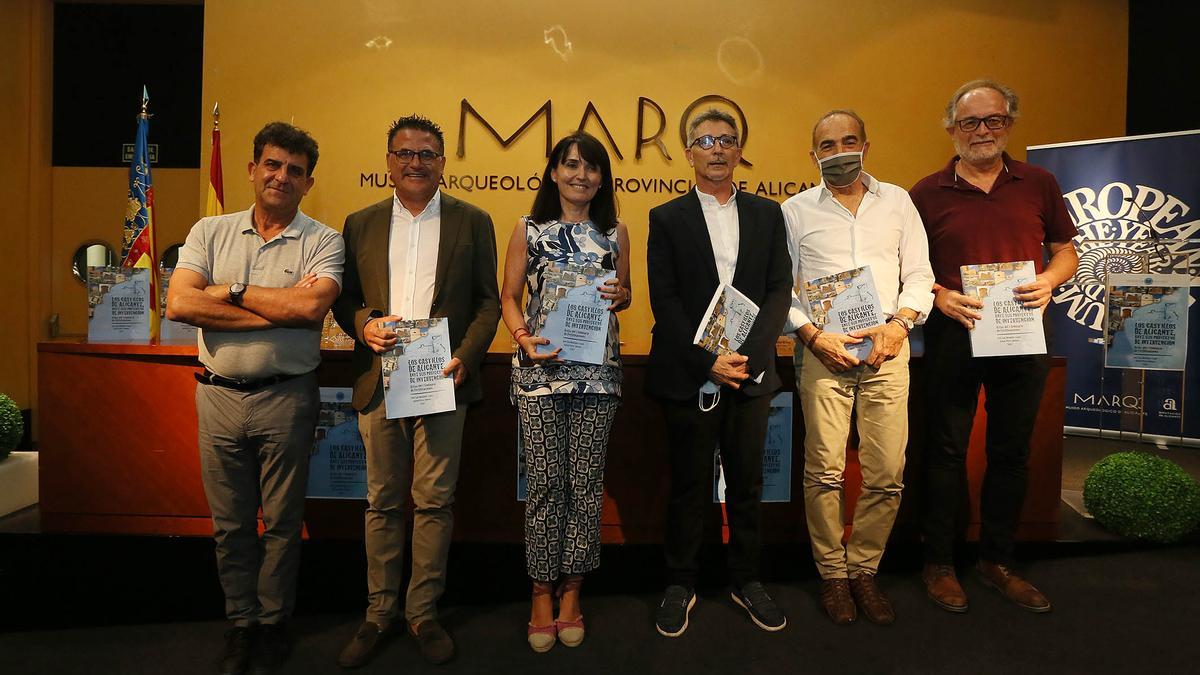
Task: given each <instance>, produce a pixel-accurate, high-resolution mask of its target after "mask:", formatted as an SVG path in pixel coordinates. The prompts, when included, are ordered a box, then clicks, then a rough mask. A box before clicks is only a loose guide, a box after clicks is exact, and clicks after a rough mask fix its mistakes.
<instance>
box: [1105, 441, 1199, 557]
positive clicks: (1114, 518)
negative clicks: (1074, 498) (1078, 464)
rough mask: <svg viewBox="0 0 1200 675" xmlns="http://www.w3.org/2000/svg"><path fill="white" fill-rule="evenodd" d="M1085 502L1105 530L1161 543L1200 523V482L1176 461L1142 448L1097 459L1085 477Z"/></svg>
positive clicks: (1185, 532)
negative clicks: (1151, 453)
mask: <svg viewBox="0 0 1200 675" xmlns="http://www.w3.org/2000/svg"><path fill="white" fill-rule="evenodd" d="M1083 504H1084V506H1086V507H1087V510H1088V511H1090V512H1091V514H1092V515H1093V516H1095V518H1096V522H1098V523H1100V524H1101V525H1102V526H1104V528H1105V529H1107V530H1110V531H1112V532H1115V533H1117V534H1119V535H1122V536H1125V537H1133V538H1136V539H1146V540H1149V541H1156V542H1160V543H1169V542H1173V541H1178V540H1179V539H1181V538H1182V537H1184V536H1185V535H1187V534H1189V533H1191V532H1192V531H1193V530H1195V529H1196V527H1197V526H1200V483H1197V482H1196V480H1195V479H1194V478H1192V477H1191V476H1189V475H1188V474H1187V472H1186V471H1184V470H1183V469H1182V468H1181V467H1180V466H1179V465H1178V464H1176V463H1174V462H1172V461H1169V460H1166V459H1162V458H1159V457H1155V456H1154V455H1148V454H1146V453H1144V452H1118V453H1116V454H1112V455H1109V456H1108V457H1105V458H1104V459H1102V460H1100V461H1099V462H1096V465H1095V466H1093V467H1092V469H1091V471H1089V472H1088V475H1087V478H1086V479H1085V480H1084V482H1083Z"/></svg>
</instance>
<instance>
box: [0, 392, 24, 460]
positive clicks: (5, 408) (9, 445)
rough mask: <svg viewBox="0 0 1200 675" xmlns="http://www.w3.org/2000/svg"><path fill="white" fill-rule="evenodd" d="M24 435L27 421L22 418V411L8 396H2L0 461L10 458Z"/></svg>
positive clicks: (0, 400) (0, 395)
mask: <svg viewBox="0 0 1200 675" xmlns="http://www.w3.org/2000/svg"><path fill="white" fill-rule="evenodd" d="M23 435H25V420H24V419H23V418H22V417H21V409H20V408H18V407H17V404H16V403H14V402H13V400H12V399H11V398H9V397H8V395H7V394H0V459H4V458H5V457H8V453H10V452H12V450H13V448H15V447H17V443H20V442H21V436H23Z"/></svg>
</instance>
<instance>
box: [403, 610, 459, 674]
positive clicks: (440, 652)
mask: <svg viewBox="0 0 1200 675" xmlns="http://www.w3.org/2000/svg"><path fill="white" fill-rule="evenodd" d="M408 632H409V633H411V634H412V636H413V637H415V638H416V639H417V645H419V646H420V648H421V656H423V657H425V660H426V661H428V662H430V663H432V664H434V665H438V664H442V663H445V662H447V661H449V660H450V659H452V658H454V640H452V639H451V638H450V634H449V633H447V632H446V629H445V628H442V624H440V623H438V622H437V621H435V620H433V619H429V620H428V621H422V622H421V623H420V625H418V626H417V628H416V630H413V628H412V626H409V628H408Z"/></svg>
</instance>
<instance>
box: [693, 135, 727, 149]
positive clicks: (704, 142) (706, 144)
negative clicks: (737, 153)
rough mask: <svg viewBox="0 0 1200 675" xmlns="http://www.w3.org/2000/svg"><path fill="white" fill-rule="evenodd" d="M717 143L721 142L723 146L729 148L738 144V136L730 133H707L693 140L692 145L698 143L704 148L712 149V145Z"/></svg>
mask: <svg viewBox="0 0 1200 675" xmlns="http://www.w3.org/2000/svg"><path fill="white" fill-rule="evenodd" d="M717 143H720V144H721V147H722V148H725V149H726V150H728V149H729V148H732V147H733V146H735V145H737V136H730V135H729V134H724V135H722V136H713V135H711V134H705V135H703V136H701V137H700V138H697V139H696V140H694V141H692V145H698V146H700V148H701V149H702V150H712V146H714V145H716V144H717Z"/></svg>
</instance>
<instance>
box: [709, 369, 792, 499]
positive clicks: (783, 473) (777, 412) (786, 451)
mask: <svg viewBox="0 0 1200 675" xmlns="http://www.w3.org/2000/svg"><path fill="white" fill-rule="evenodd" d="M792 399H793V394H792V392H790V391H783V392H779V393H778V394H775V397H774V398H772V399H771V412H770V416H769V417H767V442H766V443H765V444H764V447H763V459H762V471H763V490H762V501H763V503H764V504H765V503H767V502H790V501H792ZM713 464H714V465H715V467H714V469H713V471H714V475H715V478H714V480H713V501H714V502H724V501H725V469H724V468H723V467H722V466H721V461H720V454H717V455H716V456H715V457H714V458H713Z"/></svg>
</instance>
